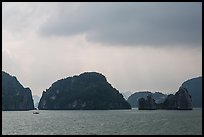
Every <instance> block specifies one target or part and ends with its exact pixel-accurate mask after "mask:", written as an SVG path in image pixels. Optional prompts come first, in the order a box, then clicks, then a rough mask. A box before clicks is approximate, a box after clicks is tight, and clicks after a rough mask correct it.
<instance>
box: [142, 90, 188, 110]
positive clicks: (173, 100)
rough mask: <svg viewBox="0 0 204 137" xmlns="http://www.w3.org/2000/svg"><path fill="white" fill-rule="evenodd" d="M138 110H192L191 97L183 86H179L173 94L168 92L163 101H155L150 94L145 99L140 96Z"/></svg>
mask: <svg viewBox="0 0 204 137" xmlns="http://www.w3.org/2000/svg"><path fill="white" fill-rule="evenodd" d="M138 104H139V105H138V109H139V110H154V109H177V110H192V98H191V96H190V95H189V93H188V91H187V89H186V88H184V87H180V88H179V91H177V92H176V94H175V95H173V94H170V95H168V96H167V98H166V99H165V101H164V102H162V103H156V102H155V100H154V99H153V98H152V96H151V94H150V95H148V96H147V99H144V98H140V99H139V100H138Z"/></svg>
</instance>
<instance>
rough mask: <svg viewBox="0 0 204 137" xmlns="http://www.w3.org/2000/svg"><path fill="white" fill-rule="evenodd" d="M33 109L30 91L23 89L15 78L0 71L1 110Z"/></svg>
mask: <svg viewBox="0 0 204 137" xmlns="http://www.w3.org/2000/svg"><path fill="white" fill-rule="evenodd" d="M32 109H34V105H33V99H32V94H31V90H30V89H29V88H24V87H23V86H22V85H21V84H20V83H19V82H18V80H17V78H16V77H14V76H11V75H9V74H8V73H6V72H3V71H2V110H32Z"/></svg>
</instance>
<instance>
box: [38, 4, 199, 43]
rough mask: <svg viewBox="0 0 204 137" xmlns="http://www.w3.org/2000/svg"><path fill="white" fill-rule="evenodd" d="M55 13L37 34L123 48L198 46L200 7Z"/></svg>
mask: <svg viewBox="0 0 204 137" xmlns="http://www.w3.org/2000/svg"><path fill="white" fill-rule="evenodd" d="M60 5H61V6H60ZM62 7H63V8H62ZM56 9H57V10H55V11H56V12H55V13H54V14H53V15H52V16H50V17H49V18H48V19H47V20H46V21H45V22H44V24H42V26H41V29H40V30H39V31H40V33H41V34H43V35H46V36H51V35H55V36H65V35H66V36H70V35H77V34H85V35H86V38H87V40H89V41H94V42H100V43H101V42H102V43H105V44H109V45H111V44H112V45H126V46H127V45H133V46H145V45H148V46H150V45H151V46H178V45H179V46H201V42H202V37H201V36H202V18H201V16H202V6H201V3H184V2H181V3H177V2H176V3H166V2H165V3H160V2H158V3H157V2H155V3H142V2H141V3H140V2H134V3H124V2H123V3H78V4H75V5H73V4H72V5H71V4H70V3H61V4H59V5H58V7H56Z"/></svg>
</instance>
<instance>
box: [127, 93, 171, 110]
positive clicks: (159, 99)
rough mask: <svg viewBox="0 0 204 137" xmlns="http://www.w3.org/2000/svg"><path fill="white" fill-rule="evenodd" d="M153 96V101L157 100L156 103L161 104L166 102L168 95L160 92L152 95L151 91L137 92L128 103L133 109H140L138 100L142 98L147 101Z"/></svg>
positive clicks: (130, 97)
mask: <svg viewBox="0 0 204 137" xmlns="http://www.w3.org/2000/svg"><path fill="white" fill-rule="evenodd" d="M150 94H151V95H152V97H153V99H155V100H156V103H161V102H163V101H164V100H165V98H166V97H167V95H166V94H163V93H160V92H155V93H152V92H150V91H140V92H135V93H134V94H132V95H131V96H129V98H128V99H127V102H128V103H129V104H130V105H131V107H132V108H137V107H138V100H139V99H140V98H144V99H147V96H148V95H150Z"/></svg>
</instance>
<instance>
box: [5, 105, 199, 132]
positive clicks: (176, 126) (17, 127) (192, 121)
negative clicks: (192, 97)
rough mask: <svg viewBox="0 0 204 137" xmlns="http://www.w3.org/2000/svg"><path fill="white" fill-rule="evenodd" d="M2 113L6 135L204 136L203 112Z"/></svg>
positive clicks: (69, 111) (196, 109) (135, 110)
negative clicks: (203, 131) (203, 130)
mask: <svg viewBox="0 0 204 137" xmlns="http://www.w3.org/2000/svg"><path fill="white" fill-rule="evenodd" d="M39 112H40V114H38V115H36V114H33V113H32V111H2V134H3V135H5V134H18V135H22V134H38V135H40V134H41V135H42V134H44V135H49V134H57V135H70V134H73V135H79V134H82V135H85V134H88V135H92V134H97V135H109V134H110V135H141V134H145V135H147V134H150V135H153V134H154V135H155V134H156V135H158V134H159V135H160V134H161V135H165V134H173V135H176V134H180V135H182V134H183V135H189V134H202V109H198V108H195V109H194V110H192V111H191V110H186V111H179V110H137V109H132V110H63V111H62V110H58V111H56V110H40V111H39Z"/></svg>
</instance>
